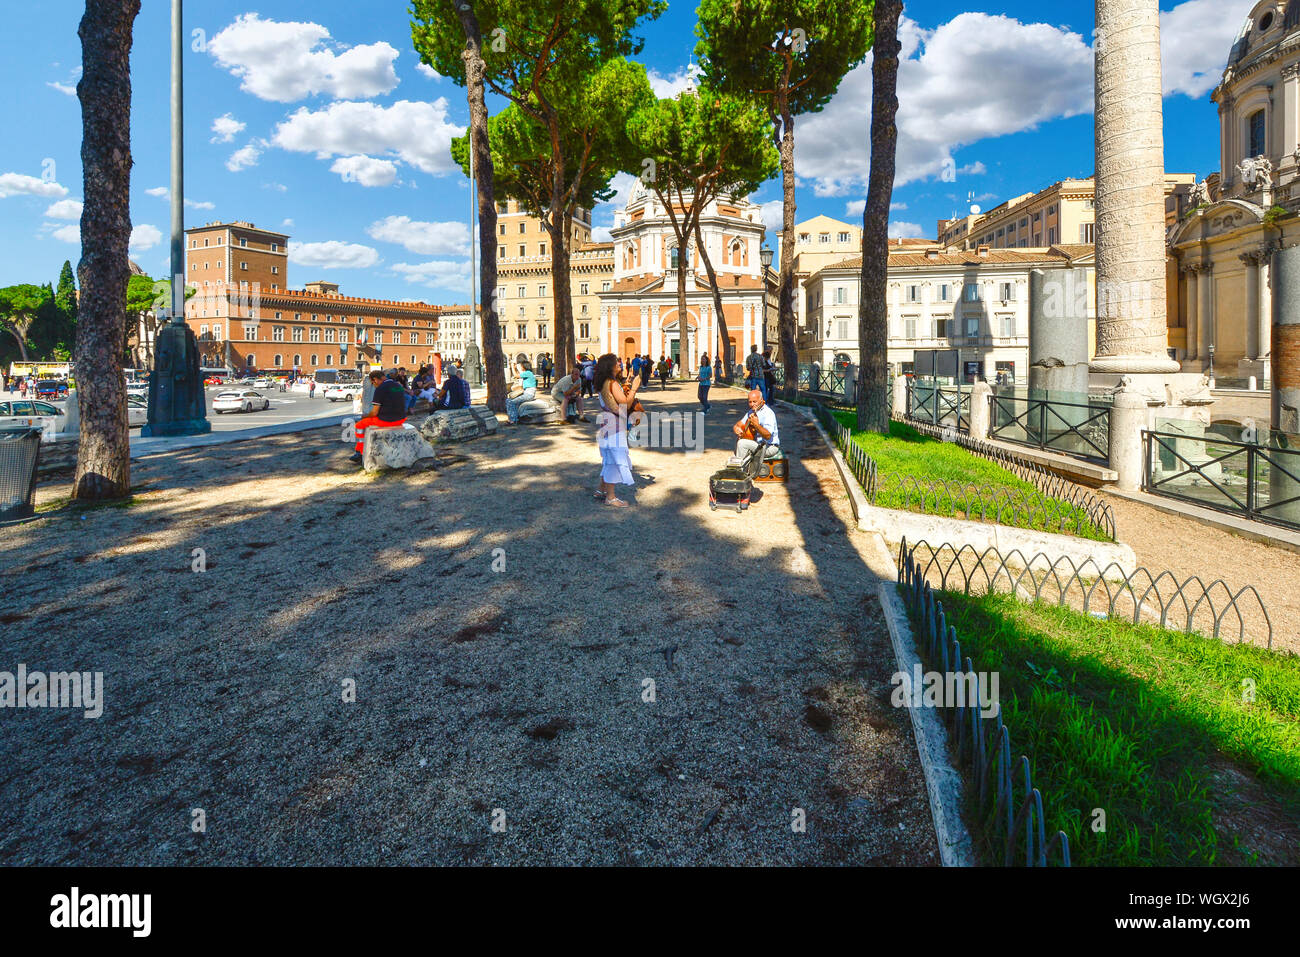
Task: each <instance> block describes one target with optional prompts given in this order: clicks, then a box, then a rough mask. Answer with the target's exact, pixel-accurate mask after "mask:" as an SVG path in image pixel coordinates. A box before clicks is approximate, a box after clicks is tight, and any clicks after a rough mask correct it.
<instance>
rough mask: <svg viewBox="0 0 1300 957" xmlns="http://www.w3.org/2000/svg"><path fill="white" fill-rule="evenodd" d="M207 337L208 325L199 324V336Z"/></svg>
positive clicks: (201, 337)
mask: <svg viewBox="0 0 1300 957" xmlns="http://www.w3.org/2000/svg"><path fill="white" fill-rule="evenodd" d="M207 337H208V327H207V326H206V325H204V326H199V338H200V339H206V338H207Z"/></svg>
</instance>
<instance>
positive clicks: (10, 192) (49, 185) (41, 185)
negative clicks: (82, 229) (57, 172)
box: [0, 173, 68, 199]
mask: <svg viewBox="0 0 1300 957" xmlns="http://www.w3.org/2000/svg"><path fill="white" fill-rule="evenodd" d="M22 195H26V196H67V195H68V190H67V188H66V187H64V186H60V185H59V184H58V183H55V182H52V181H50V180H44V179H38V178H37V177H35V176H28V175H26V174H25V173H0V199H4V198H5V197H6V196H22Z"/></svg>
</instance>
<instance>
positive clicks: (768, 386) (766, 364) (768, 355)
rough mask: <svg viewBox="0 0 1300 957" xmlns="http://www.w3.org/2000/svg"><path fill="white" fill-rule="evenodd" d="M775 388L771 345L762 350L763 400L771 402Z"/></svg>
mask: <svg viewBox="0 0 1300 957" xmlns="http://www.w3.org/2000/svg"><path fill="white" fill-rule="evenodd" d="M775 389H776V363H775V362H773V361H772V347H771V346H768V347H767V348H766V349H764V350H763V401H764V402H771V401H772V393H773V391H775Z"/></svg>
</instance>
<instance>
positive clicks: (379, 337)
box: [375, 329, 384, 346]
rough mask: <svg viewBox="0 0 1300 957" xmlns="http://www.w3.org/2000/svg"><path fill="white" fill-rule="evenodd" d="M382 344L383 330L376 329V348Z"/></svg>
mask: <svg viewBox="0 0 1300 957" xmlns="http://www.w3.org/2000/svg"><path fill="white" fill-rule="evenodd" d="M383 344H384V330H382V329H376V330H375V345H377V346H382V345H383Z"/></svg>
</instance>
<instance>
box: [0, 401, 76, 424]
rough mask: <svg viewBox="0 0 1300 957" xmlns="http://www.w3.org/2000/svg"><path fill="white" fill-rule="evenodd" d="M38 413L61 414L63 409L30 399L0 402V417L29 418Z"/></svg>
mask: <svg viewBox="0 0 1300 957" xmlns="http://www.w3.org/2000/svg"><path fill="white" fill-rule="evenodd" d="M38 415H63V410H62V409H60V408H59V407H58V406H56V405H50V403H48V402H33V401H32V400H31V399H18V400H15V401H13V402H0V419H18V418H21V419H30V418H34V417H36V416H38Z"/></svg>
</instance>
